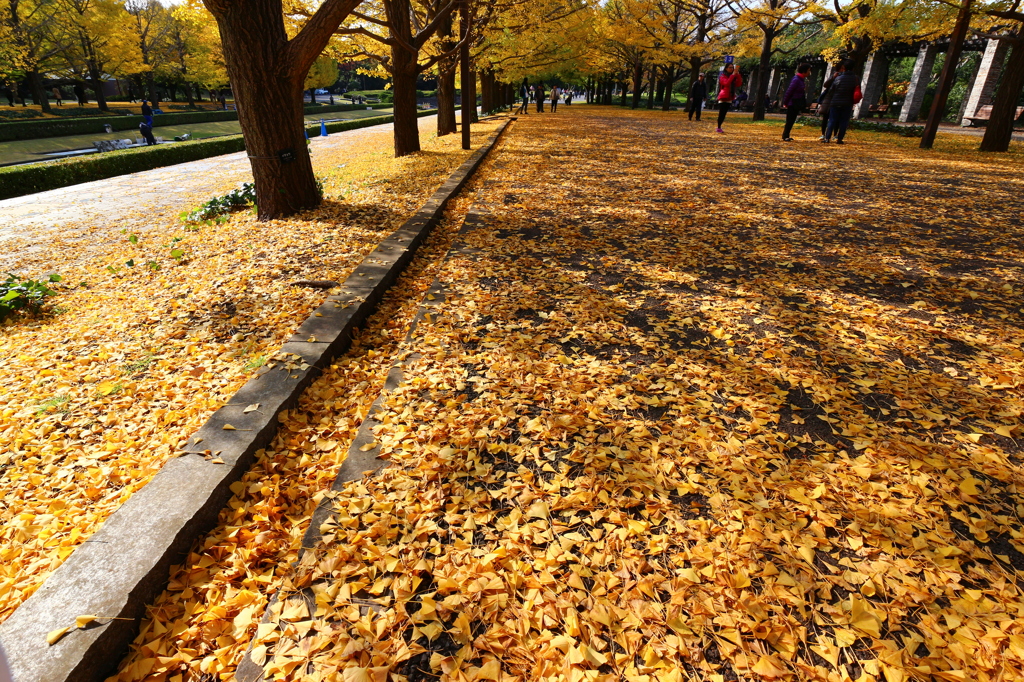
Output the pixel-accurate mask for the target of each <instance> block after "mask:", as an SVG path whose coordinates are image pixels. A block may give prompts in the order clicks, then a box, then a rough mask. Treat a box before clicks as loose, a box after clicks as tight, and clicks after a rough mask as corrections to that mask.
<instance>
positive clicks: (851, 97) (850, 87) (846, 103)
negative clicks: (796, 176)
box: [822, 59, 861, 144]
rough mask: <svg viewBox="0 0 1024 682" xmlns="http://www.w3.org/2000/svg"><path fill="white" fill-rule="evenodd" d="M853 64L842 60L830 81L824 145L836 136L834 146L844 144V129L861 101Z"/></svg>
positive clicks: (858, 79)
mask: <svg viewBox="0 0 1024 682" xmlns="http://www.w3.org/2000/svg"><path fill="white" fill-rule="evenodd" d="M852 68H853V62H851V61H850V60H849V59H844V60H843V61H842V62H841V63H840V64H839V74H838V75H836V77H835V78H834V79H833V81H832V87H831V91H832V101H831V105H830V106H829V110H828V126H827V127H826V128H825V139H824V140H822V142H823V143H824V144H828V143H829V142H831V141H832V136H833V135H835V136H836V144H844V142H843V138H845V137H846V128H847V127H848V126H849V125H850V117H851V116H853V105H855V104H857V103H858V102H860V100H861V92H860V78H858V77H857V74H855V73H853V71H852V70H851V69H852Z"/></svg>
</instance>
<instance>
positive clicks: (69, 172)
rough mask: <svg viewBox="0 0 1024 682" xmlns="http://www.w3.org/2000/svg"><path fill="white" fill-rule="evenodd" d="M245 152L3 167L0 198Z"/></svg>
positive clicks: (212, 149)
mask: <svg viewBox="0 0 1024 682" xmlns="http://www.w3.org/2000/svg"><path fill="white" fill-rule="evenodd" d="M435 113H437V112H436V111H435V110H429V111H422V112H420V113H419V115H420V116H430V115H432V114H435ZM394 120H395V117H394V116H391V115H388V116H373V117H370V118H357V119H353V120H351V121H335V122H333V123H328V124H327V132H328V134H330V133H340V132H342V131H345V130H355V129H357V128H368V127H370V126H375V125H381V124H382V123H391V122H392V121H394ZM306 132H307V134H308V135H309V136H310V137H319V135H320V124H319V123H318V124H315V125H313V126H311V127H309V128H307V129H306ZM244 149H245V142H244V141H243V139H242V136H241V135H227V136H224V137H216V138H213V139H208V140H194V141H192V142H175V143H174V144H168V145H157V146H154V147H137V148H135V149H124V150H120V151H113V152H103V153H97V154H91V155H89V156H82V157H78V158H73V159H61V160H59V161H43V162H41V163H30V164H24V165H21V166H8V167H6V168H0V199H10V198H12V197H20V196H24V195H26V194H35V193H36V192H45V191H47V190H51V189H58V188H61V187H67V186H69V185H77V184H79V183H83V182H92V181H94V180H104V179H106V178H113V177H117V176H119V175H127V174H129V173H138V172H140V171H146V170H152V169H154V168H160V167H161V166H172V165H174V164H178V163H187V162H189V161H198V160H200V159H207V158H210V157H211V156H221V155H222V154H232V153H234V152H240V151H242V150H244Z"/></svg>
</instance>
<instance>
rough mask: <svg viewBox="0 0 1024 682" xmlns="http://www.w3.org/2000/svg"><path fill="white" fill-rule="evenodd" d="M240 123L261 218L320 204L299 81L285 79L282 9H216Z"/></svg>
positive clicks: (253, 3)
mask: <svg viewBox="0 0 1024 682" xmlns="http://www.w3.org/2000/svg"><path fill="white" fill-rule="evenodd" d="M217 10H218V11H217V12H216V15H215V16H216V17H217V24H218V26H219V27H220V35H221V40H222V43H223V47H224V58H225V61H226V62H227V67H228V73H229V74H230V78H231V86H232V89H233V91H234V97H235V102H236V103H237V105H238V107H237V108H238V121H239V123H240V124H241V126H242V134H243V135H244V137H245V147H246V152H247V153H248V155H249V159H250V163H251V164H252V174H253V178H254V179H255V181H256V206H257V214H258V216H259V218H260V220H270V219H273V218H278V217H281V216H284V215H289V214H291V213H295V212H296V211H300V210H302V209H306V208H313V207H314V206H317V205H318V204H319V203H320V191H319V190H318V188H317V184H316V178H315V177H314V175H313V165H312V164H311V163H310V160H309V150H308V148H307V146H306V139H305V135H304V134H303V132H304V131H303V125H302V84H303V83H302V80H301V79H293V78H290V77H289V75H288V74H289V71H290V69H289V66H290V65H289V64H288V63H287V59H288V57H287V50H286V46H287V42H288V36H287V34H286V33H285V29H284V19H283V16H282V14H281V5H280V3H279V2H275V1H274V0H249V1H248V2H246V3H245V4H244V5H242V6H239V5H237V4H234V3H230V4H229V3H224V4H223V5H221V6H218V7H217Z"/></svg>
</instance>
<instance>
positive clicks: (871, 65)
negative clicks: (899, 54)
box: [853, 52, 889, 118]
mask: <svg viewBox="0 0 1024 682" xmlns="http://www.w3.org/2000/svg"><path fill="white" fill-rule="evenodd" d="M888 78H889V58H888V57H887V56H885V55H884V54H882V53H881V52H874V53H872V54H871V56H870V57H868V61H867V64H865V65H864V75H863V76H861V79H860V91H861V95H862V96H863V98H864V99H862V100H861V101H860V104H858V105H857V106H856V107H855V108H854V111H853V116H854V118H861V116H862V115H863V114H865V113H867V111H868V107H870V106H873V105H875V104H878V99H879V98H880V97H881V96H882V90H883V89H885V82H886V80H888Z"/></svg>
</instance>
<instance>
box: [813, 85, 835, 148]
mask: <svg viewBox="0 0 1024 682" xmlns="http://www.w3.org/2000/svg"><path fill="white" fill-rule="evenodd" d="M836 75H838V74H836ZM835 82H836V77H835V76H833V77H832V78H829V79H828V80H826V81H825V82H824V83H822V84H821V94H820V95H818V115H819V116H821V137H819V138H818V141H819V142H824V141H825V130H826V129H828V110H829V109H830V108H831V107H832V84H833V83H835Z"/></svg>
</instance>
